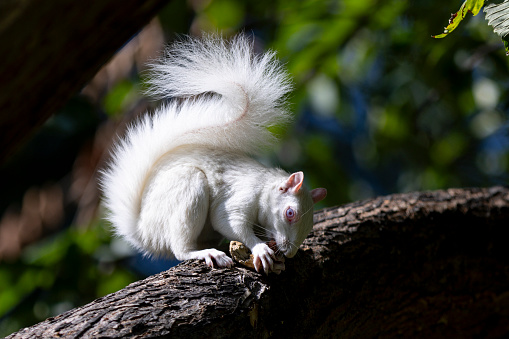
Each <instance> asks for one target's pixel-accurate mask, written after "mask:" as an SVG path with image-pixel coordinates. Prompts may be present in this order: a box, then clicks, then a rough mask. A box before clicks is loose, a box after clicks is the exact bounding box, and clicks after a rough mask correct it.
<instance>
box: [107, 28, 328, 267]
mask: <svg viewBox="0 0 509 339" xmlns="http://www.w3.org/2000/svg"><path fill="white" fill-rule="evenodd" d="M152 67H153V72H152V74H151V79H150V80H149V82H150V83H151V84H152V86H153V88H152V90H151V93H152V94H155V95H157V96H160V97H163V98H169V97H177V98H180V100H176V101H173V102H170V103H168V104H164V105H163V106H162V107H160V108H159V109H158V110H157V111H156V112H155V113H154V114H153V115H152V116H150V115H146V116H145V117H144V118H142V119H141V120H140V121H138V122H137V123H136V124H134V125H132V126H130V128H129V129H128V130H127V132H126V136H125V137H124V138H123V139H121V140H119V141H118V142H117V144H116V145H115V148H114V150H113V155H112V160H111V162H110V163H109V166H108V167H107V169H106V170H105V171H104V172H103V177H102V182H101V184H102V188H103V192H104V197H105V199H104V202H105V205H106V208H107V209H108V211H109V215H108V219H109V220H110V221H111V223H112V224H113V226H114V228H115V231H116V233H117V234H119V235H121V236H123V237H125V238H126V239H127V240H128V241H129V242H130V243H131V244H132V245H134V246H135V247H136V248H137V249H139V250H141V251H143V252H144V253H146V254H152V255H157V256H165V255H166V256H167V255H171V254H172V253H173V255H174V256H175V257H176V258H177V259H178V260H186V259H201V260H205V262H206V263H207V265H208V266H211V267H231V266H232V264H233V262H232V260H231V259H230V258H229V257H228V256H227V255H226V254H225V253H224V252H221V251H218V250H216V249H214V248H209V247H207V246H210V244H211V243H212V244H213V241H214V240H215V239H216V238H215V236H217V235H218V234H217V233H219V234H220V235H221V236H222V237H226V238H227V239H229V240H237V241H240V242H242V243H244V244H245V245H246V246H247V247H249V248H250V249H251V252H252V254H253V257H254V260H253V263H254V266H255V268H256V270H257V271H258V272H260V271H262V270H263V271H264V272H265V273H266V274H268V272H269V271H272V272H276V273H280V272H281V270H284V257H283V255H284V256H286V257H288V258H291V257H293V256H294V255H295V254H296V253H297V250H298V248H299V246H300V244H301V243H302V242H303V241H304V239H305V238H306V236H307V235H308V233H309V232H310V231H311V228H312V225H313V211H312V210H313V204H314V203H316V202H318V201H320V200H322V199H323V198H325V196H326V194H327V191H326V190H325V189H324V188H317V189H314V190H312V191H308V190H307V189H306V188H305V187H304V185H303V180H304V175H303V173H302V172H297V173H293V174H291V175H290V174H288V173H286V172H284V171H282V170H280V169H272V168H266V167H264V166H263V165H261V164H260V163H258V162H257V161H255V160H253V159H252V158H251V157H249V155H253V154H256V153H259V151H260V150H262V149H263V148H265V147H267V146H269V145H271V144H272V143H273V141H274V139H275V138H274V136H273V135H272V134H271V133H270V131H269V130H268V127H270V126H273V125H275V124H278V123H281V122H285V121H286V120H288V116H289V114H288V112H287V111H286V108H285V106H286V101H285V97H286V95H287V94H288V92H289V91H290V90H291V84H290V81H289V77H288V75H287V73H286V72H285V71H284V70H283V69H282V68H281V66H280V64H279V63H278V62H277V60H276V59H275V53H274V52H268V53H265V54H263V55H254V54H253V46H252V44H251V43H250V42H249V41H248V40H247V39H246V38H245V37H241V36H239V37H236V38H234V39H233V40H231V41H225V40H223V39H222V38H221V37H219V36H205V37H203V38H202V39H194V38H187V39H185V40H184V41H181V42H177V43H175V44H173V45H172V46H170V48H169V49H168V51H167V53H166V56H165V57H164V58H163V60H161V62H160V63H158V64H156V65H152ZM216 244H217V243H216ZM269 245H270V247H269Z"/></svg>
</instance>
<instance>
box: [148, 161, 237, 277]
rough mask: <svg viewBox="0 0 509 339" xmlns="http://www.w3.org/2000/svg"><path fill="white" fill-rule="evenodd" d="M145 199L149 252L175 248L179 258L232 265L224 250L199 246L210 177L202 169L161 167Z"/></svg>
mask: <svg viewBox="0 0 509 339" xmlns="http://www.w3.org/2000/svg"><path fill="white" fill-rule="evenodd" d="M144 201H149V202H150V204H142V209H141V213H140V223H139V225H140V227H139V231H140V235H141V237H142V238H144V241H143V243H144V244H146V245H148V246H145V247H148V249H149V251H150V252H153V253H155V254H168V252H172V253H173V254H174V255H175V258H177V259H178V260H188V259H199V260H205V262H206V263H207V265H208V266H210V267H231V266H232V265H233V261H232V259H231V258H229V257H228V256H227V255H226V254H225V253H224V252H221V251H218V250H216V249H215V248H210V249H204V250H198V249H197V248H198V245H197V240H198V236H199V235H200V233H201V232H202V230H203V227H204V225H205V222H206V220H207V214H208V209H209V203H210V202H209V189H208V182H207V177H206V176H205V174H204V173H203V172H202V171H201V170H200V169H198V168H196V167H192V166H179V167H173V168H168V169H165V170H160V171H159V172H158V173H157V175H156V176H155V177H154V178H153V180H152V181H151V183H150V186H149V187H148V189H147V192H146V195H145V198H144ZM143 235H145V236H143Z"/></svg>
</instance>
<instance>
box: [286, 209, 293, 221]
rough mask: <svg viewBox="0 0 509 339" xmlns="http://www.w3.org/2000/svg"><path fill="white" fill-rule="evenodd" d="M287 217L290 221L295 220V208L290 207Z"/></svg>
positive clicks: (287, 210)
mask: <svg viewBox="0 0 509 339" xmlns="http://www.w3.org/2000/svg"><path fill="white" fill-rule="evenodd" d="M285 217H286V220H288V221H293V220H294V219H295V211H294V209H293V208H291V207H288V208H287V209H286V211H285Z"/></svg>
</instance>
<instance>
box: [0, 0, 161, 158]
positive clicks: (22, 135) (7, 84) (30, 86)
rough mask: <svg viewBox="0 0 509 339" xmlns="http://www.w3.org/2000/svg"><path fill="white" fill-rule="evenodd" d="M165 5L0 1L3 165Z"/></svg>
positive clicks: (130, 0)
mask: <svg viewBox="0 0 509 339" xmlns="http://www.w3.org/2000/svg"><path fill="white" fill-rule="evenodd" d="M167 2H168V0H145V1H142V0H108V1H102V0H100V1H73V0H55V1H44V2H40V1H35V0H28V1H1V2H0V55H1V56H2V59H1V62H0V79H1V81H0V112H2V114H0V145H2V147H0V164H1V163H3V162H4V161H5V160H6V159H7V157H8V156H9V155H10V154H12V152H13V151H14V150H15V149H16V148H17V147H19V145H20V143H22V142H23V141H24V140H25V139H26V138H27V137H28V136H29V135H30V134H31V133H32V132H33V131H34V130H35V129H36V128H37V127H38V126H39V125H41V124H42V123H43V122H44V121H45V120H46V119H47V118H48V117H49V116H50V115H51V114H53V113H54V112H55V110H57V109H58V108H60V107H61V106H62V105H63V104H64V103H66V102H67V100H68V99H69V98H70V97H71V96H72V95H74V94H76V93H77V92H78V91H79V90H80V89H81V88H82V87H83V86H84V85H85V84H86V82H87V81H89V80H90V79H91V78H92V77H93V76H94V74H95V73H96V72H97V71H98V70H99V68H100V67H101V66H102V65H103V64H104V63H105V62H106V61H107V60H108V59H109V58H110V57H111V56H112V55H113V54H114V53H115V52H116V51H117V50H118V49H119V48H120V47H121V46H122V45H123V44H125V43H126V41H128V40H129V38H130V37H132V36H133V35H134V34H135V33H136V32H138V31H139V30H140V29H141V28H142V27H143V26H144V25H145V24H147V23H148V22H149V21H150V19H151V18H153V17H154V16H155V15H156V13H157V11H158V10H159V9H160V8H161V7H162V6H163V5H164V4H165V3H167Z"/></svg>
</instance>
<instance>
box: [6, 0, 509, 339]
mask: <svg viewBox="0 0 509 339" xmlns="http://www.w3.org/2000/svg"><path fill="white" fill-rule="evenodd" d="M191 3H192V4H193V5H192V6H191V5H190V4H191ZM450 10H451V9H450V8H449V6H443V3H442V2H439V1H436V0H435V1H424V0H415V1H405V0H385V1H377V0H343V1H316V0H315V1H311V0H302V1H288V0H271V1H268V0H258V1H232V0H211V1H193V2H189V3H186V2H184V1H173V2H170V4H169V5H168V6H167V7H166V8H165V9H164V10H163V11H162V12H161V13H160V20H161V24H162V26H163V28H164V29H165V31H166V34H167V36H168V38H169V39H172V38H174V36H175V34H176V33H179V34H182V33H188V32H189V30H191V31H193V32H196V31H199V30H207V31H221V32H222V33H223V34H224V35H232V34H235V33H237V32H239V31H243V32H244V33H245V34H250V35H251V34H252V35H254V36H255V37H256V42H257V46H258V48H259V49H260V51H262V50H263V49H266V48H272V49H274V50H276V51H277V52H278V56H279V58H280V59H281V60H282V61H283V62H285V63H286V66H287V68H288V69H289V71H290V72H291V74H292V76H293V77H294V79H295V91H294V93H293V94H292V96H291V105H292V106H291V107H292V110H293V111H294V112H295V124H294V125H292V126H291V127H290V128H289V129H288V130H287V131H286V133H283V136H282V141H281V144H280V145H279V146H278V148H277V149H276V150H275V152H274V153H273V154H272V155H267V159H264V162H269V163H272V164H278V165H280V166H281V167H283V168H285V169H286V170H288V171H295V170H303V171H304V172H305V174H306V181H307V182H308V184H309V185H310V186H312V187H319V186H320V187H326V188H327V189H328V192H329V195H328V197H327V199H326V200H325V201H324V202H323V205H321V206H334V205H338V204H342V203H346V202H349V201H352V200H358V199H363V198H368V197H372V196H375V195H382V194H389V193H394V192H405V191H410V190H430V189H441V188H449V187H461V186H488V185H495V184H507V179H508V173H509V172H508V170H509V151H508V150H509V133H508V123H507V121H508V119H507V118H508V105H509V102H508V99H507V98H509V96H508V95H507V91H508V90H509V81H508V79H509V77H508V74H509V67H508V59H506V57H505V53H504V47H503V44H502V43H501V42H500V39H499V38H498V36H496V35H495V34H494V33H493V31H492V29H491V27H489V26H488V25H487V23H486V22H485V21H484V20H483V17H482V15H478V16H476V17H472V18H469V20H466V21H465V22H464V23H463V24H462V25H461V26H460V27H459V28H458V29H457V30H456V32H455V34H452V35H450V36H449V37H448V38H447V39H443V40H435V39H432V38H431V37H430V36H431V34H433V32H435V31H436V29H437V27H443V26H444V25H447V19H448V18H449V15H450ZM139 79H140V78H139V77H138V76H137V75H136V76H133V77H132V78H131V79H125V80H124V81H122V82H120V83H118V84H117V85H115V86H114V87H113V88H112V89H111V91H110V92H109V93H108V94H107V95H106V96H105V98H104V100H103V101H102V105H101V107H99V108H96V109H98V110H101V111H103V112H106V113H107V114H108V116H109V118H110V119H119V117H120V114H121V113H122V111H123V110H124V109H125V108H126V107H127V106H129V105H130V103H131V102H132V100H133V96H135V94H133V93H135V92H136V91H137V90H138V88H139V87H140V84H139V81H140V80H139ZM91 115H93V114H91ZM78 226H80V225H72V226H70V227H68V228H65V229H63V230H62V231H61V232H59V233H58V234H55V235H53V236H50V237H47V238H45V239H44V240H43V241H41V242H40V243H37V244H35V245H32V246H29V247H28V248H26V250H25V251H24V253H23V255H22V256H21V257H20V258H18V259H17V260H15V261H12V262H2V263H1V266H0V316H2V315H4V317H3V319H2V320H3V321H1V322H0V335H4V334H8V333H10V332H12V331H14V330H16V329H18V328H19V327H20V326H28V325H30V324H33V323H34V322H37V321H40V320H43V319H45V318H46V317H48V316H52V315H55V314H58V313H60V312H62V311H63V310H65V309H69V308H71V307H75V306H79V305H82V304H84V303H86V302H89V301H91V300H92V299H94V298H96V297H99V296H102V295H104V294H106V293H109V292H112V291H115V290H117V289H120V288H122V287H124V286H125V285H126V284H127V283H129V282H130V281H133V280H135V279H139V278H140V277H141V275H136V274H134V273H131V271H129V270H128V267H127V265H125V263H126V261H125V260H124V257H123V256H122V255H120V254H118V253H117V252H115V249H114V247H115V245H114V244H115V242H113V243H112V242H111V239H110V231H109V230H108V227H107V226H105V225H103V223H102V221H100V219H97V220H96V221H94V222H92V223H91V225H89V226H88V227H78ZM81 226H83V225H81Z"/></svg>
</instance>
